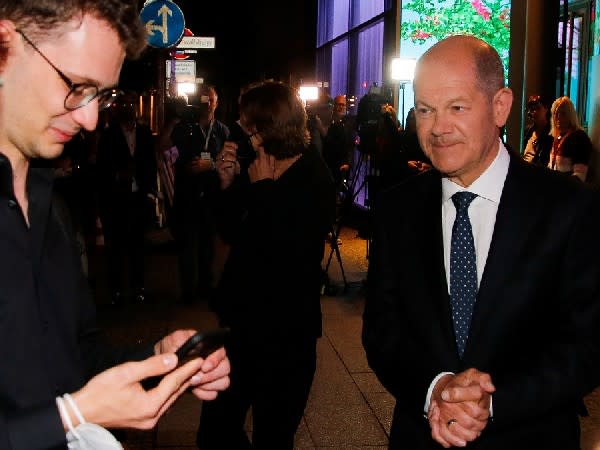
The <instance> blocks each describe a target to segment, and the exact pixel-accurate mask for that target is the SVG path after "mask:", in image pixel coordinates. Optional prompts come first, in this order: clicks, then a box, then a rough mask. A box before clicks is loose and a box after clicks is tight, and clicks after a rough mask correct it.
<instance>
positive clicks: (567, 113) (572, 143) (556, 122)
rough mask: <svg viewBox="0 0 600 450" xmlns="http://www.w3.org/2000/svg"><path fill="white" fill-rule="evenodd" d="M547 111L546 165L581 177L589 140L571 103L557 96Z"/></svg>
mask: <svg viewBox="0 0 600 450" xmlns="http://www.w3.org/2000/svg"><path fill="white" fill-rule="evenodd" d="M551 114H552V129H551V130H550V134H551V135H552V137H553V138H554V142H553V143H552V151H551V153H550V160H549V161H548V167H549V168H550V169H552V170H557V171H559V172H561V173H566V174H569V175H573V176H575V177H577V178H578V179H580V180H581V181H585V180H586V177H587V172H588V167H589V163H590V156H591V154H592V141H591V140H590V138H589V136H588V135H587V133H586V132H585V131H584V130H583V128H582V127H581V125H580V124H579V119H578V118H577V112H576V111H575V105H573V102H572V101H571V99H570V98H569V97H559V98H557V99H556V100H554V103H552V108H551Z"/></svg>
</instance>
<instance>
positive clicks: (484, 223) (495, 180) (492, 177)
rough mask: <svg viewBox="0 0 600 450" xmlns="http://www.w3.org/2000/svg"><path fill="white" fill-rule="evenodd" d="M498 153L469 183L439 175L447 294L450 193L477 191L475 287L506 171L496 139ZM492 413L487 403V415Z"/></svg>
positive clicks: (472, 217) (471, 216)
mask: <svg viewBox="0 0 600 450" xmlns="http://www.w3.org/2000/svg"><path fill="white" fill-rule="evenodd" d="M498 143H499V145H498V153H497V155H496V157H495V158H494V160H493V161H492V163H491V164H490V165H489V167H488V168H487V169H486V170H485V171H484V172H483V173H482V174H481V175H480V176H479V178H477V179H476V180H475V181H474V182H473V183H471V185H470V186H468V187H467V188H463V187H462V186H459V185H458V184H456V183H454V182H452V181H450V180H448V179H447V178H442V235H443V242H444V266H445V269H446V280H447V284H448V293H450V241H451V239H452V226H453V225H454V219H455V218H456V208H455V207H454V203H453V202H452V196H453V195H454V194H455V193H456V192H459V191H469V192H472V193H474V194H477V197H475V199H474V200H473V201H472V202H471V205H470V206H469V211H468V212H469V219H470V221H471V227H472V229H473V242H474V244H475V257H476V262H477V287H478V288H479V285H480V283H481V276H482V274H483V270H484V269H485V263H486V260H487V256H488V253H489V250H490V244H491V242H492V235H493V233H494V225H495V224H496V213H497V212H498V205H499V204H500V197H501V196H502V189H503V188H504V182H505V181H506V175H507V174H508V166H509V163H510V156H509V154H508V150H506V147H505V146H504V144H503V143H502V141H501V140H500V139H498ZM449 373H452V372H442V373H440V374H438V375H437V376H436V377H435V378H434V379H433V381H432V382H431V384H430V385H429V389H428V390H427V397H426V399H425V413H426V414H427V411H429V403H430V400H431V394H432V392H433V388H434V386H435V384H436V383H437V382H438V380H439V379H440V378H441V377H442V376H444V375H446V374H449ZM491 412H492V409H491V405H490V414H491Z"/></svg>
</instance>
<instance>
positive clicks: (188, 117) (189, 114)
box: [178, 104, 208, 125]
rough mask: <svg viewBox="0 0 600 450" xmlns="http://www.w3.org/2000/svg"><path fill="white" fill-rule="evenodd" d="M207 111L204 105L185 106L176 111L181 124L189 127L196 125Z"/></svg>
mask: <svg viewBox="0 0 600 450" xmlns="http://www.w3.org/2000/svg"><path fill="white" fill-rule="evenodd" d="M202 105H204V106H202ZM207 111H208V107H207V105H206V104H200V106H196V105H185V106H183V107H182V108H181V109H180V110H179V111H178V115H179V117H180V118H181V121H182V122H184V123H186V124H189V125H197V124H198V122H200V119H201V118H202V116H203V115H206V114H207Z"/></svg>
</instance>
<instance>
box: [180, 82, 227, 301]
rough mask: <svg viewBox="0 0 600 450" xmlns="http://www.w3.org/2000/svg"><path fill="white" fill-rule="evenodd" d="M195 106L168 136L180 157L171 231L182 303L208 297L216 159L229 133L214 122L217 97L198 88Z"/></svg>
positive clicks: (205, 87)
mask: <svg viewBox="0 0 600 450" xmlns="http://www.w3.org/2000/svg"><path fill="white" fill-rule="evenodd" d="M199 100H200V102H199V105H198V106H188V107H187V109H186V110H185V111H184V112H183V116H182V118H181V120H180V121H179V123H178V124H177V125H176V126H175V128H174V129H173V132H172V133H171V139H172V141H173V143H174V144H175V146H176V147H177V150H178V152H179V157H178V158H177V161H176V162H175V194H174V200H173V221H172V224H173V226H172V231H173V236H174V237H175V240H176V241H177V243H178V248H179V272H180V276H181V290H182V293H181V297H182V302H183V303H193V302H195V301H197V300H198V299H206V298H207V297H208V298H209V297H210V296H211V293H212V290H213V287H214V285H213V283H214V279H213V276H212V274H213V270H212V261H213V257H214V246H215V233H216V231H215V219H214V213H213V204H212V203H213V201H214V197H215V194H216V192H217V191H218V189H219V179H218V175H217V173H216V172H215V158H216V155H217V153H218V152H219V150H220V149H221V148H222V147H223V143H224V142H225V141H226V140H227V139H229V128H228V127H227V125H225V124H224V123H223V122H221V121H219V120H218V119H216V118H215V111H216V109H217V106H218V105H219V97H218V95H217V91H216V89H215V87H214V86H211V85H203V86H202V88H201V89H200V92H199Z"/></svg>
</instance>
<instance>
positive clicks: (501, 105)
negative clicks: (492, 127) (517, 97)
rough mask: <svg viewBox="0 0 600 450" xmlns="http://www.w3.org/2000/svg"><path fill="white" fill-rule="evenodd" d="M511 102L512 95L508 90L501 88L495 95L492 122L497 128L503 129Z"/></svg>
mask: <svg viewBox="0 0 600 450" xmlns="http://www.w3.org/2000/svg"><path fill="white" fill-rule="evenodd" d="M512 102H513V93H512V90H510V89H509V88H502V89H500V90H499V91H498V92H496V94H494V99H493V102H492V107H493V108H494V120H495V122H496V126H497V127H503V126H504V125H505V124H506V119H508V114H509V113H510V108H511V106H512Z"/></svg>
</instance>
